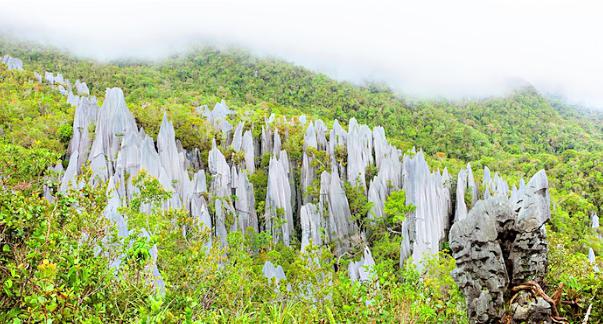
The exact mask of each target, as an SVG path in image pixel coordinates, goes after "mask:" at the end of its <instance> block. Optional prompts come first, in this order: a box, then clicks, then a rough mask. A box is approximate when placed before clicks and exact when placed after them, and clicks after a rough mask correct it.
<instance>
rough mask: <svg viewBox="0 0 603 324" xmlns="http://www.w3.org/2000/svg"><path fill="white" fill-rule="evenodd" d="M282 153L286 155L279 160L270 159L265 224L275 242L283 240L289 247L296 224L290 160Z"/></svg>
mask: <svg viewBox="0 0 603 324" xmlns="http://www.w3.org/2000/svg"><path fill="white" fill-rule="evenodd" d="M282 153H284V154H285V155H281V157H280V158H279V159H276V158H275V157H272V158H270V164H269V166H268V185H267V188H266V212H265V215H264V223H265V224H266V230H267V231H269V232H271V233H272V236H273V239H274V240H275V241H280V240H282V241H283V243H285V245H289V244H290V243H291V237H292V235H293V226H294V223H293V210H292V204H291V186H290V184H289V160H288V159H286V152H284V151H282Z"/></svg>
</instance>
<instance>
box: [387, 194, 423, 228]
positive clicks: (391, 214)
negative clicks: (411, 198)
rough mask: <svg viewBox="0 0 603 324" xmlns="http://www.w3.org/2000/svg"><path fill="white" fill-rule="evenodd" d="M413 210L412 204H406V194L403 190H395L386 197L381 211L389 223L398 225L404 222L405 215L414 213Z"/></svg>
mask: <svg viewBox="0 0 603 324" xmlns="http://www.w3.org/2000/svg"><path fill="white" fill-rule="evenodd" d="M415 208H416V207H415V206H414V205H412V204H406V192H404V190H396V191H393V192H392V193H390V194H389V196H388V197H387V200H386V201H385V204H384V208H383V211H384V212H385V214H386V215H387V217H388V219H389V222H390V223H392V224H400V223H402V222H403V221H404V219H405V218H406V215H408V214H409V213H412V212H414V211H415Z"/></svg>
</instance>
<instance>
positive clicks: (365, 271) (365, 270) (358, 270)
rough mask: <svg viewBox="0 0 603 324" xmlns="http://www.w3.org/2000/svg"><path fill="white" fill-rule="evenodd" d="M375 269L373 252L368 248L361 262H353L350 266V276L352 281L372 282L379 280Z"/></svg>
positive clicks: (365, 249)
mask: <svg viewBox="0 0 603 324" xmlns="http://www.w3.org/2000/svg"><path fill="white" fill-rule="evenodd" d="M374 267H375V260H373V255H372V254H371V250H370V249H369V248H368V246H366V247H365V248H364V252H363V255H362V258H361V259H360V261H356V262H354V261H351V262H350V264H349V265H348V274H349V276H350V279H352V281H360V282H370V281H372V280H375V279H377V278H376V276H377V275H376V273H375V269H374Z"/></svg>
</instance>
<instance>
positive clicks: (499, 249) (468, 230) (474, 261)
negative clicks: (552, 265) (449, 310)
mask: <svg viewBox="0 0 603 324" xmlns="http://www.w3.org/2000/svg"><path fill="white" fill-rule="evenodd" d="M495 177H496V176H495ZM490 188H493V189H494V190H493V191H492V193H493V194H494V196H493V197H491V198H489V199H486V200H480V201H478V202H477V203H476V205H475V206H474V207H473V208H472V209H471V211H470V212H469V214H468V215H467V216H466V217H465V218H462V219H460V220H458V221H456V222H455V223H454V225H453V226H452V228H451V230H450V248H451V250H452V254H453V257H454V258H455V259H456V264H457V268H456V269H455V270H454V271H453V277H454V279H455V281H456V282H457V284H458V285H459V287H460V288H461V289H462V290H463V293H464V294H465V297H466V299H467V306H468V312H469V319H470V321H472V322H476V323H489V322H496V321H499V320H500V319H501V318H502V316H503V312H504V311H505V305H506V304H507V303H506V302H505V300H504V298H505V297H506V293H507V291H508V290H509V289H510V288H511V287H510V286H509V285H518V284H521V283H525V282H527V281H536V282H542V280H543V278H544V276H545V274H546V266H547V244H546V235H545V231H544V224H545V223H546V222H547V221H548V220H549V219H550V198H549V193H548V182H547V178H546V174H545V172H544V170H541V171H539V172H538V173H536V174H535V175H534V176H533V177H532V179H531V180H530V182H529V183H528V185H527V186H526V187H525V189H524V190H523V193H522V195H521V197H520V198H518V199H517V200H516V201H513V199H512V198H507V197H506V194H504V193H501V190H500V189H503V188H504V185H502V184H501V183H499V184H498V185H495V186H494V187H490ZM503 192H504V191H503ZM486 193H490V192H489V189H488V187H487V188H486ZM516 194H517V193H516ZM510 315H511V317H512V318H513V320H515V321H518V322H522V321H527V322H550V317H551V305H550V304H549V303H548V302H546V301H545V300H544V299H543V298H542V297H540V296H530V295H529V293H526V292H522V293H520V294H518V295H517V297H514V298H513V300H512V303H511V306H510Z"/></svg>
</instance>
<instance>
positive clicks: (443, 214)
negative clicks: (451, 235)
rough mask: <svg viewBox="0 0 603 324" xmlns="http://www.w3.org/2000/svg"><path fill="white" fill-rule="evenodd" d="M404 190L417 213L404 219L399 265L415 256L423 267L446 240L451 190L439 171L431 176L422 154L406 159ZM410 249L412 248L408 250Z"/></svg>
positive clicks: (419, 265) (406, 157)
mask: <svg viewBox="0 0 603 324" xmlns="http://www.w3.org/2000/svg"><path fill="white" fill-rule="evenodd" d="M403 176H404V191H405V192H406V202H407V204H413V205H414V206H415V207H416V209H415V211H414V212H413V213H412V214H411V215H410V217H408V219H407V220H405V223H406V224H405V225H403V230H407V231H408V233H403V234H402V235H403V242H402V246H401V249H400V257H401V259H400V262H401V263H403V262H404V260H405V259H406V258H408V257H410V256H411V255H412V257H413V261H414V263H415V264H416V265H417V266H418V267H419V268H420V267H422V263H421V261H422V260H423V258H424V257H425V256H426V255H429V254H435V253H437V252H438V250H439V247H440V243H441V242H442V240H443V239H444V237H445V234H446V228H447V227H448V218H449V215H450V204H451V203H450V191H449V189H448V188H447V187H446V186H445V185H444V184H445V180H446V179H445V178H443V177H442V176H441V175H440V174H439V172H436V173H431V172H430V171H429V167H428V166H427V162H425V158H424V157H423V153H422V152H419V153H417V154H416V155H415V156H414V157H409V156H405V157H404V164H403ZM408 247H410V249H408Z"/></svg>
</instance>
